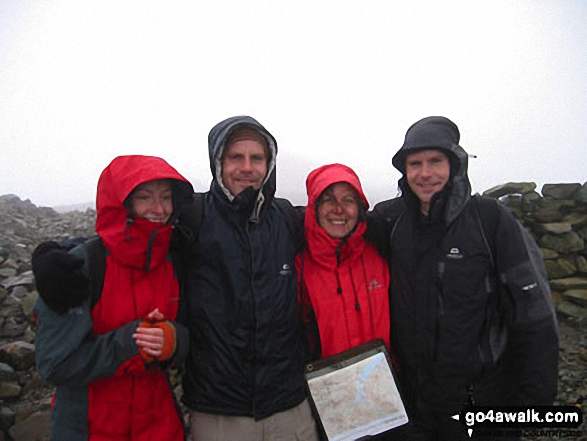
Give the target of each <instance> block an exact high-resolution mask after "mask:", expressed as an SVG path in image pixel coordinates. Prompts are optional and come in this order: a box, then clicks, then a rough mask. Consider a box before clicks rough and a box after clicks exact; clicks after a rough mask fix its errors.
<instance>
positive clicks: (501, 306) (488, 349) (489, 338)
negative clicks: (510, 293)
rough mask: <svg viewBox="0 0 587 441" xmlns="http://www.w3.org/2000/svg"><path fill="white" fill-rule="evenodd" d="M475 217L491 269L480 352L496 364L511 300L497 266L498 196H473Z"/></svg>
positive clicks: (502, 348)
mask: <svg viewBox="0 0 587 441" xmlns="http://www.w3.org/2000/svg"><path fill="white" fill-rule="evenodd" d="M473 203H474V204H475V210H474V211H475V216H476V218H477V222H478V224H479V227H480V228H479V229H480V232H481V236H482V238H483V242H484V243H485V247H486V249H487V253H488V255H489V260H490V262H489V265H490V270H489V271H488V272H487V275H486V277H485V285H486V289H487V292H488V294H489V300H488V305H487V317H486V321H485V327H484V328H485V329H484V333H483V335H482V336H481V341H480V346H479V350H480V354H481V356H482V360H484V362H485V363H486V364H489V365H494V364H496V363H497V361H498V360H499V359H500V357H501V356H502V355H503V353H504V352H505V349H506V346H507V342H508V331H507V321H508V320H507V316H508V309H511V308H508V307H507V306H506V304H507V303H508V299H507V292H506V288H505V286H504V285H503V284H502V281H501V279H500V277H499V273H498V268H497V265H496V251H495V242H496V240H495V237H496V234H497V228H498V224H499V205H498V203H497V201H496V200H495V199H491V198H487V197H482V196H480V195H478V194H476V195H474V196H473Z"/></svg>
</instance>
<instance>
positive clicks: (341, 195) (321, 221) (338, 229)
mask: <svg viewBox="0 0 587 441" xmlns="http://www.w3.org/2000/svg"><path fill="white" fill-rule="evenodd" d="M358 201H359V195H358V194H357V192H356V190H355V189H354V188H353V187H352V186H351V185H350V184H347V183H346V182H336V183H334V184H332V185H330V186H329V187H328V188H326V190H324V191H323V192H322V194H321V195H320V198H319V202H318V213H317V215H318V225H320V226H321V227H322V228H323V229H324V230H325V231H326V232H327V233H328V235H329V236H330V237H334V238H341V237H344V236H346V235H347V234H348V233H349V232H350V231H351V230H352V229H353V228H355V225H356V224H357V221H358V219H359V202H358Z"/></svg>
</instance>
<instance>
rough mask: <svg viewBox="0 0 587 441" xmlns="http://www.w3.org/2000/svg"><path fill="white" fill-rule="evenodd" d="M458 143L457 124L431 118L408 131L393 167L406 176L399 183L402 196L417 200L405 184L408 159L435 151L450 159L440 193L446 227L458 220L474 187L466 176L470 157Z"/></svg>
mask: <svg viewBox="0 0 587 441" xmlns="http://www.w3.org/2000/svg"><path fill="white" fill-rule="evenodd" d="M459 140H460V133H459V129H458V127H457V125H456V124H455V123H453V122H452V121H451V120H449V119H448V118H445V117H444V116H429V117H426V118H423V119H421V120H420V121H417V122H416V123H414V124H413V125H412V126H411V127H410V128H409V129H408V131H407V132H406V137H405V140H404V144H403V145H402V147H401V148H400V149H399V150H398V152H397V153H396V154H395V155H394V156H393V160H392V163H393V166H394V167H395V168H397V169H398V170H399V171H400V172H401V173H402V175H403V176H402V178H401V179H400V180H399V187H400V189H401V191H402V194H404V195H407V194H409V195H412V196H414V195H413V193H412V191H411V189H410V187H409V185H408V183H407V180H406V170H405V162H406V155H408V154H410V153H416V152H418V151H420V150H429V149H435V150H440V151H441V152H442V153H444V154H445V155H446V156H447V157H448V158H449V160H450V180H449V182H448V183H447V184H446V186H445V189H444V190H443V191H442V192H440V193H443V195H442V196H443V198H442V199H444V201H445V206H444V216H445V220H446V222H447V224H449V223H450V222H452V221H453V220H454V219H455V218H456V217H457V216H458V214H459V213H460V212H461V210H462V209H463V207H464V206H465V205H466V204H467V202H468V201H469V199H470V197H471V184H470V182H469V177H468V175H467V168H468V165H469V155H468V154H467V152H466V151H465V149H463V148H462V147H461V146H460V145H459ZM439 196H440V195H439ZM414 197H415V196H414ZM435 197H436V195H435ZM432 205H433V204H431V207H432Z"/></svg>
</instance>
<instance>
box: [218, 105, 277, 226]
mask: <svg viewBox="0 0 587 441" xmlns="http://www.w3.org/2000/svg"><path fill="white" fill-rule="evenodd" d="M242 127H247V128H249V129H252V130H255V131H256V132H258V133H259V134H261V135H262V136H263V137H264V138H265V139H266V140H267V145H268V150H269V158H268V163H267V176H266V178H265V182H264V183H263V185H262V186H261V188H260V190H253V189H252V188H247V189H246V190H244V191H242V192H241V193H239V194H238V195H237V196H236V197H233V196H232V195H231V194H230V192H229V191H228V190H227V189H226V187H225V186H224V183H223V182H222V162H221V158H222V153H223V151H224V148H225V144H226V140H227V139H228V137H229V136H230V134H231V133H232V132H233V131H234V130H235V129H237V128H242ZM208 155H209V159H210V170H211V171H212V176H213V178H214V179H213V180H212V184H211V186H210V191H211V192H212V194H214V195H215V196H216V197H219V198H221V199H222V200H224V201H225V202H227V203H228V204H230V205H231V207H232V209H233V210H236V211H242V210H246V209H249V208H252V211H251V213H250V216H251V218H252V220H256V219H258V216H259V213H260V210H261V208H262V207H263V206H264V205H266V204H268V203H270V202H271V200H272V199H273V196H274V195H275V189H276V167H275V160H276V157H277V141H275V138H274V137H273V135H271V133H269V131H268V130H267V129H265V127H263V126H262V125H261V124H260V123H259V122H258V121H257V120H255V119H254V118H251V117H250V116H233V117H230V118H228V119H225V120H224V121H221V122H219V123H218V124H216V125H215V126H214V127H213V128H212V130H210V133H209V134H208Z"/></svg>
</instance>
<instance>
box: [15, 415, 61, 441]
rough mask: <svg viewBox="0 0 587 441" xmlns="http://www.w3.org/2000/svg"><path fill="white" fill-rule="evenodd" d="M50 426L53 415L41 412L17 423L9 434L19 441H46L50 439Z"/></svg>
mask: <svg viewBox="0 0 587 441" xmlns="http://www.w3.org/2000/svg"><path fill="white" fill-rule="evenodd" d="M50 426H51V413H50V412H49V411H39V412H35V413H33V414H32V415H31V416H29V417H28V418H26V419H25V420H23V421H20V422H18V423H16V424H15V425H14V426H12V427H11V428H10V430H9V431H8V433H9V434H10V436H11V437H12V439H15V440H19V441H46V440H48V439H49V430H50Z"/></svg>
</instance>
